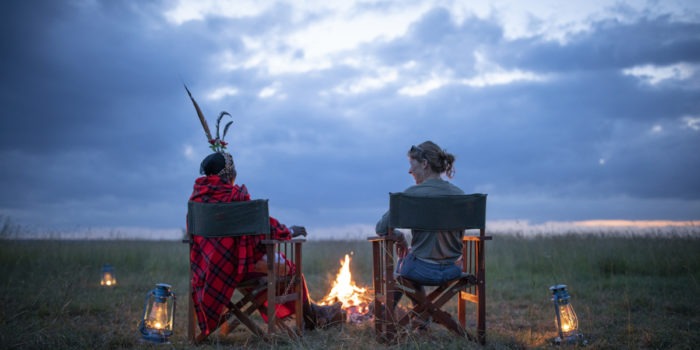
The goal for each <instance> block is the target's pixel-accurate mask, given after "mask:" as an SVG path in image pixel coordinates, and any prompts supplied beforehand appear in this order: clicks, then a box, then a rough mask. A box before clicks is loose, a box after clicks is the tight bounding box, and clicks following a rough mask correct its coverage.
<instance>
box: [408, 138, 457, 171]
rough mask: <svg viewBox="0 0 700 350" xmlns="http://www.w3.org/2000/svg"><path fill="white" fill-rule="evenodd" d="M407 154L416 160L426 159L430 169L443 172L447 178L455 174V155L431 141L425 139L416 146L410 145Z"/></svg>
mask: <svg viewBox="0 0 700 350" xmlns="http://www.w3.org/2000/svg"><path fill="white" fill-rule="evenodd" d="M408 156H409V157H411V158H413V159H415V160H418V161H420V160H423V159H425V160H427V161H428V165H430V169H431V170H433V171H434V172H436V173H438V174H442V173H445V175H447V177H448V178H452V177H453V176H454V174H455V170H454V166H453V164H454V162H455V156H454V155H453V154H452V153H447V152H446V151H445V150H443V149H442V148H440V146H438V145H436V144H435V143H434V142H432V141H425V142H423V143H421V144H420V145H418V146H411V149H410V150H409V151H408Z"/></svg>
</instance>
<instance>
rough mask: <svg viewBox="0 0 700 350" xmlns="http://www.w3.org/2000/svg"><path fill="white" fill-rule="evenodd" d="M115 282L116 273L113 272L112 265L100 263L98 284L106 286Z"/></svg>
mask: <svg viewBox="0 0 700 350" xmlns="http://www.w3.org/2000/svg"><path fill="white" fill-rule="evenodd" d="M116 284H117V275H116V274H115V273H114V267H112V265H110V264H104V265H102V277H101V278H100V285H101V286H106V287H112V286H115V285H116Z"/></svg>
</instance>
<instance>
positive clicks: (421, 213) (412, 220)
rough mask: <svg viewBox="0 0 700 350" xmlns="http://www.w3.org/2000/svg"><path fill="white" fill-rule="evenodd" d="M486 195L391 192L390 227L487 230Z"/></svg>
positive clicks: (430, 229) (435, 229)
mask: <svg viewBox="0 0 700 350" xmlns="http://www.w3.org/2000/svg"><path fill="white" fill-rule="evenodd" d="M485 225H486V195H485V194H480V193H477V194H465V195H440V196H417V195H408V194H405V193H390V194H389V227H391V228H410V229H416V230H429V231H438V230H439V231H452V230H469V229H484V227H485Z"/></svg>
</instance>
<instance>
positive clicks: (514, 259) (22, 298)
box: [0, 235, 700, 349]
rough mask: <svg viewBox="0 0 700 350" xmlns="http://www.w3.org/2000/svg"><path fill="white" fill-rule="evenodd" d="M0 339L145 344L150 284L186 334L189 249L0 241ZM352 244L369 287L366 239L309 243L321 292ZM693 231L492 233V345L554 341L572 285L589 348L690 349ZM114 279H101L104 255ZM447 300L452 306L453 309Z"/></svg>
mask: <svg viewBox="0 0 700 350" xmlns="http://www.w3.org/2000/svg"><path fill="white" fill-rule="evenodd" d="M0 243H2V244H0V265H1V266H2V269H1V270H0V348H1V349H48V348H51V349H74V348H81V349H119V348H151V347H153V346H152V345H150V344H144V343H142V342H140V340H139V335H138V331H137V325H138V321H139V319H140V317H141V313H142V311H143V301H144V297H145V294H146V292H147V291H149V290H150V289H152V288H153V287H154V285H155V283H158V282H164V283H169V284H171V285H172V286H173V290H174V292H175V293H176V295H177V296H178V309H177V312H176V320H175V322H176V324H175V328H176V329H175V335H174V336H173V337H172V339H171V341H172V344H170V345H168V346H165V347H170V348H178V349H183V348H190V347H191V346H190V345H189V344H188V343H187V342H186V330H185V326H186V311H187V295H186V291H187V283H188V281H187V280H188V277H189V273H188V259H187V255H188V247H187V245H185V244H181V243H177V242H153V241H143V242H141V241H90V242H77V241H21V240H2V241H0ZM351 252H353V255H352V263H351V268H352V272H353V277H354V279H355V281H356V283H357V284H358V285H360V286H365V287H371V253H370V244H369V243H367V242H365V241H349V242H343V241H322V242H319V241H311V242H307V243H306V244H305V245H304V274H305V276H306V278H307V281H308V284H309V288H310V290H311V295H312V298H314V299H320V298H322V297H323V296H324V295H325V293H327V292H328V290H329V289H330V283H331V282H332V280H333V279H334V278H335V274H336V273H337V271H338V268H339V267H340V262H339V261H340V259H342V258H343V256H344V255H345V254H347V253H351ZM699 253H700V239H697V238H693V237H692V236H686V237H675V238H666V237H661V236H659V237H644V238H642V237H635V238H631V237H604V236H602V235H565V236H551V237H544V236H542V237H534V238H523V237H515V236H496V237H494V240H493V241H489V242H488V243H487V250H486V259H487V341H488V343H487V345H486V346H485V348H487V349H523V348H549V347H552V346H551V345H550V343H549V340H550V339H551V338H552V337H554V336H555V331H554V321H553V319H554V313H553V307H552V305H551V301H550V294H549V293H550V292H549V290H548V287H549V286H551V285H553V284H558V283H564V284H567V285H568V286H569V292H570V293H571V295H572V303H573V305H574V307H575V309H576V311H577V314H578V316H579V324H580V329H581V331H582V332H583V333H584V335H585V336H586V338H587V339H588V340H589V345H588V347H587V348H591V349H692V348H695V347H697V344H700V332H699V331H698V329H699V328H700V306H699V305H698V303H697V300H698V297H697V295H700V284H699V283H698V281H699V280H700V254H699ZM104 263H109V264H111V265H113V266H114V267H115V268H116V273H117V278H118V283H119V284H118V285H117V286H116V287H114V288H104V287H100V286H99V274H100V268H101V266H102V264H104ZM453 306H454V305H452V307H453ZM270 346H275V347H280V348H292V349H328V348H330V349H337V348H348V349H364V348H375V347H382V346H384V345H381V344H379V343H377V342H376V341H375V339H374V336H373V332H372V328H371V325H370V324H362V325H346V326H344V327H343V328H341V329H331V330H325V331H314V332H309V333H307V334H306V335H305V336H304V337H303V338H302V339H301V340H286V339H277V340H273V342H272V343H268V342H265V341H262V340H260V339H258V338H255V337H253V336H252V335H251V334H250V333H249V332H247V331H243V330H242V331H238V332H235V333H234V334H233V335H230V336H227V337H212V339H211V341H210V342H209V343H207V344H204V345H201V346H199V348H200V349H219V348H226V347H249V348H269V347H270ZM392 348H405V349H418V348H436V349H437V348H439V349H450V348H455V349H456V348H475V349H476V348H481V347H480V346H478V345H476V344H473V343H469V342H467V341H464V340H455V339H454V338H453V337H452V336H451V335H450V334H449V333H447V332H445V331H443V330H441V329H440V327H439V326H438V325H433V326H431V331H430V332H428V333H425V334H416V335H412V336H410V337H408V338H406V339H403V340H402V341H401V342H400V343H399V344H398V345H394V346H392Z"/></svg>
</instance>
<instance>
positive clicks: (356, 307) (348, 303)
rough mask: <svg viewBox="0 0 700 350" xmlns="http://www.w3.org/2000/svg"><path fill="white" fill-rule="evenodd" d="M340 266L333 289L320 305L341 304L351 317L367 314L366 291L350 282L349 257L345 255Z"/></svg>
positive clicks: (367, 300)
mask: <svg viewBox="0 0 700 350" xmlns="http://www.w3.org/2000/svg"><path fill="white" fill-rule="evenodd" d="M340 264H341V266H340V270H339V271H338V275H337V276H336V278H335V281H334V282H333V288H331V291H330V292H329V293H328V295H327V296H326V297H325V298H324V299H323V301H322V302H321V304H322V305H329V304H333V303H335V302H337V301H340V302H342V303H343V310H347V311H350V313H351V316H352V314H355V313H357V314H365V313H367V312H368V305H369V300H370V298H369V297H368V296H366V294H367V289H366V288H360V287H358V286H357V285H355V282H353V280H352V273H350V255H348V254H345V259H344V260H341V262H340ZM351 318H352V317H351Z"/></svg>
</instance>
